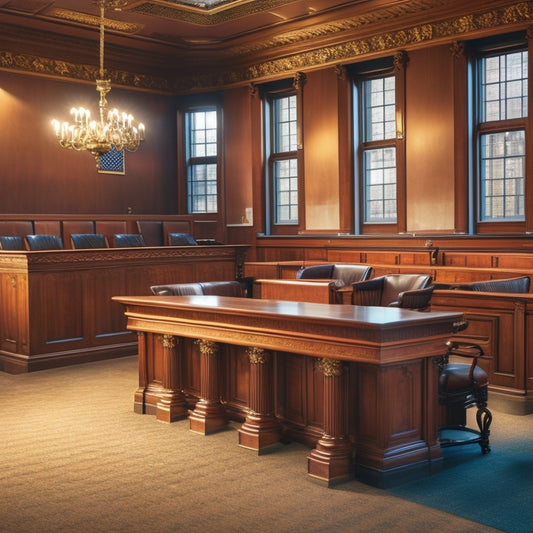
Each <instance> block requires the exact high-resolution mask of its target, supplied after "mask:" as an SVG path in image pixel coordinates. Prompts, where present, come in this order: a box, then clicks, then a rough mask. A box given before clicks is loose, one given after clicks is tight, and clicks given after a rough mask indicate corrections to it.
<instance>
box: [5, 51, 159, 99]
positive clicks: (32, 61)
mask: <svg viewBox="0 0 533 533" xmlns="http://www.w3.org/2000/svg"><path fill="white" fill-rule="evenodd" d="M0 70H14V71H24V72H30V73H32V74H41V75H43V76H51V77H59V78H70V79H74V80H80V81H87V82H91V83H94V81H95V80H96V79H97V78H98V74H99V73H98V67H97V66H93V65H76V64H74V63H69V62H67V61H58V60H56V59H50V58H46V57H38V56H32V55H26V54H13V53H11V52H5V51H0ZM106 73H107V75H108V76H109V78H110V79H111V83H112V85H114V86H124V87H129V88H131V87H134V88H136V89H146V90H152V91H157V92H166V93H168V92H170V87H169V83H168V80H167V79H165V78H155V77H153V76H147V75H144V74H133V73H131V72H126V71H119V70H109V69H106Z"/></svg>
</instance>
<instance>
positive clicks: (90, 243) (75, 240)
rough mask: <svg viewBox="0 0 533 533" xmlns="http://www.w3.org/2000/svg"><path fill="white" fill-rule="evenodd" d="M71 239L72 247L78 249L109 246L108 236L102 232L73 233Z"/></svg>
mask: <svg viewBox="0 0 533 533" xmlns="http://www.w3.org/2000/svg"><path fill="white" fill-rule="evenodd" d="M70 241H71V242H72V247H73V248H76V249H80V248H108V247H109V244H108V242H107V238H106V236H105V235H102V234H101V233H73V234H72V235H71V236H70Z"/></svg>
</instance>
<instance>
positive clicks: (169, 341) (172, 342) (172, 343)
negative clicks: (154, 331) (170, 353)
mask: <svg viewBox="0 0 533 533" xmlns="http://www.w3.org/2000/svg"><path fill="white" fill-rule="evenodd" d="M160 339H161V344H162V345H163V348H166V349H167V350H172V349H174V348H175V347H176V345H177V344H178V339H177V338H176V337H174V335H167V334H165V335H161V336H160Z"/></svg>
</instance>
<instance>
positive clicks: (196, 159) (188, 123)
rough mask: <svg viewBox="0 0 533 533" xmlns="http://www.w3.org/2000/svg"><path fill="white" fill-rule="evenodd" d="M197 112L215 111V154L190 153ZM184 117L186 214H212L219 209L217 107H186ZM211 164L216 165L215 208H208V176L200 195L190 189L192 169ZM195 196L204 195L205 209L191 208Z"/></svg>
mask: <svg viewBox="0 0 533 533" xmlns="http://www.w3.org/2000/svg"><path fill="white" fill-rule="evenodd" d="M197 113H198V114H199V113H204V114H207V113H215V116H216V120H217V123H216V137H217V139H216V152H217V153H216V155H203V156H198V155H191V153H192V115H194V114H197ZM184 119H185V159H186V163H185V164H186V169H187V171H186V180H187V214H191V215H198V214H213V213H218V211H219V195H218V182H219V169H218V155H219V153H220V148H219V147H220V144H219V130H220V126H219V124H220V122H219V117H218V109H217V107H216V106H202V107H199V108H194V109H188V110H187V111H186V112H185V114H184ZM205 131H207V128H206V129H205ZM205 144H206V146H207V144H208V143H207V141H206V143H205ZM212 165H215V167H216V189H217V194H216V209H214V210H210V209H209V208H208V205H209V197H210V196H212V195H210V194H209V193H208V191H207V189H208V183H209V181H211V180H209V179H208V177H207V176H206V178H205V180H204V181H205V187H206V191H205V192H204V193H203V194H202V195H199V194H193V191H192V183H193V181H194V180H193V179H192V174H193V169H194V168H196V167H200V166H206V167H207V166H212ZM195 196H201V197H204V198H205V202H206V209H205V210H195V209H194V208H193V203H194V201H193V200H194V197H195Z"/></svg>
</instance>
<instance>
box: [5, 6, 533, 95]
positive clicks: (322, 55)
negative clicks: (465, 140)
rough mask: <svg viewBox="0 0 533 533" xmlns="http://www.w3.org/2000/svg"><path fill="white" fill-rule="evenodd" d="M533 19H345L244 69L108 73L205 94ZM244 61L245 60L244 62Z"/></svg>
mask: <svg viewBox="0 0 533 533" xmlns="http://www.w3.org/2000/svg"><path fill="white" fill-rule="evenodd" d="M423 3H424V2H417V5H418V6H419V7H420V5H421V4H423ZM433 5H434V2H433ZM382 15H383V13H382ZM387 16H389V17H391V16H394V17H397V16H398V15H397V13H396V12H395V11H394V10H391V11H390V12H388V13H387ZM532 20H533V2H532V1H528V2H517V3H515V4H512V5H508V6H506V7H502V8H498V9H491V10H487V11H483V12H478V13H473V14H469V15H464V16H457V17H449V18H446V19H443V20H440V21H436V22H430V23H427V24H419V25H413V26H410V27H408V28H404V29H400V30H396V31H389V32H385V33H381V32H379V27H381V24H378V21H377V20H374V19H372V22H373V23H375V24H374V25H375V30H374V31H372V27H371V20H370V19H365V20H362V19H357V20H356V19H345V20H342V21H339V22H336V23H328V24H324V25H319V26H313V27H310V28H306V29H303V30H301V31H299V32H294V33H288V34H284V35H281V36H278V37H276V38H275V39H273V40H271V41H268V42H265V43H262V44H261V45H260V47H261V49H262V48H265V49H266V48H269V49H272V47H273V46H274V47H275V48H276V50H277V52H276V53H278V54H280V57H278V58H275V59H267V60H264V61H260V62H257V63H253V64H251V61H252V60H253V53H254V52H257V51H258V50H259V48H246V47H243V48H241V49H240V52H241V53H245V52H246V53H247V54H248V53H250V54H251V55H250V56H247V57H250V60H249V64H248V65H246V64H245V66H243V67H242V68H233V69H232V68H225V69H224V70H221V71H214V70H213V69H209V68H206V69H204V70H203V71H202V72H201V73H198V71H196V72H194V71H192V69H190V70H187V71H182V72H178V73H176V74H173V75H170V78H169V79H167V78H166V77H164V76H153V75H147V74H140V73H133V72H127V71H122V70H113V69H108V74H109V76H110V78H111V81H112V84H113V85H114V86H123V87H127V88H135V89H141V90H148V91H153V92H162V93H167V94H178V93H187V92H199V91H206V90H213V89H220V88H223V87H229V86H236V85H249V84H250V83H253V82H260V81H263V80H266V79H273V78H280V77H283V76H291V75H294V73H296V72H304V71H306V70H310V69H316V68H317V67H322V66H328V65H331V66H335V65H340V64H343V63H344V64H346V63H348V62H353V61H356V60H358V59H360V58H361V57H363V56H366V55H379V54H383V53H387V52H393V51H396V50H408V49H409V48H413V47H415V46H420V45H423V44H424V43H430V42H432V41H450V42H452V41H461V40H464V39H467V38H468V37H469V36H471V35H476V34H478V35H479V34H480V33H482V32H489V31H492V30H497V29H502V28H503V29H504V30H505V31H512V30H513V29H514V30H516V29H517V27H524V25H525V24H531V22H532ZM357 25H359V26H361V25H368V27H367V29H366V32H367V34H368V36H367V37H364V38H360V39H352V40H348V38H347V36H346V37H345V40H344V41H342V42H341V39H342V34H343V32H344V33H345V34H350V35H353V33H354V29H355V30H357ZM365 27H366V26H365ZM332 34H334V35H335V37H336V39H337V43H335V44H331V45H328V46H321V47H317V46H319V44H315V48H314V49H310V46H309V45H310V43H311V42H312V40H313V38H316V39H320V40H321V41H322V38H323V37H328V38H330V37H331V35H332ZM302 41H306V44H307V49H308V51H305V52H301V53H293V54H292V55H285V56H283V55H282V53H283V46H282V45H284V44H288V45H294V43H299V42H302ZM293 49H294V48H293ZM217 57H220V56H217ZM241 57H242V56H241ZM242 62H245V60H244V58H243V60H242ZM0 69H3V70H12V71H22V72H26V73H33V74H39V75H43V76H50V77H55V78H63V79H65V78H67V79H73V80H79V81H83V82H91V83H93V82H94V80H95V79H96V78H97V76H98V69H97V67H96V66H92V65H78V64H75V63H72V62H67V61H60V60H55V59H50V58H44V57H38V56H35V55H28V54H21V53H13V52H9V51H0Z"/></svg>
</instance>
